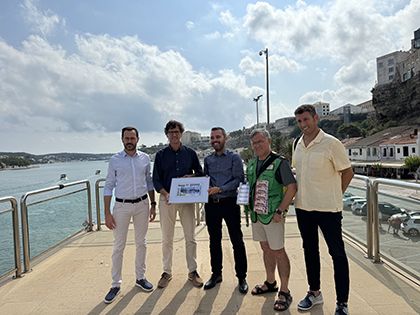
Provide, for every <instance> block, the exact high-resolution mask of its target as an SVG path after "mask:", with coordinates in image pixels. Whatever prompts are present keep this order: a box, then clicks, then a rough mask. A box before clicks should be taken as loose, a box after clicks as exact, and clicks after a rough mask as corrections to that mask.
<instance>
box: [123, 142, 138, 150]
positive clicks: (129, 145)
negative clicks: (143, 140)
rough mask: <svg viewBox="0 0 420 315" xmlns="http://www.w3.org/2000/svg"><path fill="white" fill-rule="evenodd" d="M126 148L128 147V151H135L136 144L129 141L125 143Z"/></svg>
mask: <svg viewBox="0 0 420 315" xmlns="http://www.w3.org/2000/svg"><path fill="white" fill-rule="evenodd" d="M124 149H126V150H127V151H135V150H136V145H135V144H132V143H127V144H124Z"/></svg>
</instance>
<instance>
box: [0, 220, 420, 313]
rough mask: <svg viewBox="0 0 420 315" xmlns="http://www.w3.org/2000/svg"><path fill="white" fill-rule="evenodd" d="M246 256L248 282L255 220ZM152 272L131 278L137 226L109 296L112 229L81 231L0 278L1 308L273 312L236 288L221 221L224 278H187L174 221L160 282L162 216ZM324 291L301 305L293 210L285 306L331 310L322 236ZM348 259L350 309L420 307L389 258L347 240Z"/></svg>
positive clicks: (202, 230) (259, 274)
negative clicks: (198, 283)
mask: <svg viewBox="0 0 420 315" xmlns="http://www.w3.org/2000/svg"><path fill="white" fill-rule="evenodd" d="M243 232H244V239H245V244H246V249H247V256H248V278H247V281H248V284H249V286H250V290H251V288H252V287H254V286H255V285H256V284H260V283H262V282H263V281H264V280H265V271H264V266H263V260H262V251H261V249H260V247H259V244H258V243H257V242H254V241H253V240H252V232H251V227H246V226H245V224H243ZM196 233H197V244H198V250H197V256H198V266H199V267H198V273H199V274H200V276H201V277H202V278H203V280H204V282H205V281H207V280H208V279H209V277H210V263H209V261H210V258H209V249H208V247H209V240H208V234H207V229H206V226H205V224H204V223H201V225H199V226H197V229H196ZM147 240H148V252H147V261H146V263H147V271H146V277H147V279H148V280H149V281H150V282H151V283H152V284H153V285H154V286H155V290H154V291H152V292H144V291H142V290H141V289H140V288H138V287H136V286H135V285H134V283H135V272H134V253H135V245H134V240H133V229H132V226H131V227H130V230H129V237H128V243H127V247H126V250H125V255H124V266H123V284H122V290H121V293H120V294H119V295H118V297H117V299H116V300H115V301H114V302H113V303H112V304H105V303H104V302H103V299H104V297H105V295H106V294H107V292H108V291H109V289H110V284H111V274H110V273H111V254H112V249H113V235H112V231H109V230H107V229H106V227H104V229H103V230H101V231H95V232H90V233H86V232H82V233H80V234H78V235H77V236H75V237H74V238H72V239H71V240H70V241H68V242H66V243H65V244H63V245H61V246H60V247H58V248H56V249H54V250H52V251H51V252H50V253H49V254H47V255H46V256H44V257H43V258H42V260H41V261H38V262H36V264H35V263H33V264H32V268H33V270H32V271H31V272H29V273H26V274H24V277H22V278H19V279H12V278H11V277H8V278H6V279H3V280H2V281H1V282H0V314H7V315H9V314H10V315H12V314H13V315H14V314H25V315H26V314H43V315H47V314H56V315H57V314H71V315H77V314H274V313H277V312H275V311H274V310H273V304H274V301H275V299H276V295H275V294H274V293H269V294H266V295H259V296H253V295H251V293H250V292H248V294H246V295H243V294H241V293H239V292H238V282H237V279H236V277H235V272H234V269H233V254H232V249H231V244H230V241H229V238H228V234H227V230H226V227H224V238H223V253H224V269H223V282H222V283H220V284H217V285H216V287H215V288H213V289H211V290H208V291H204V290H203V288H196V287H194V286H193V284H192V283H191V281H188V279H187V273H188V271H187V268H186V261H185V250H184V239H183V234H182V227H181V225H180V223H179V222H177V225H176V230H175V242H174V266H173V279H172V281H171V282H170V283H169V285H168V287H166V288H164V289H159V288H156V287H157V282H158V280H159V278H160V275H161V273H162V261H161V257H162V256H161V231H160V225H159V222H153V223H151V224H150V226H149V232H148V235H147ZM320 247H321V256H322V264H321V268H322V271H321V273H322V279H321V282H322V291H323V295H324V301H325V304H324V305H323V306H322V305H317V306H315V307H314V308H313V309H312V310H310V311H308V312H301V311H298V310H297V303H298V302H299V301H300V300H301V299H302V298H303V297H304V296H305V294H306V291H307V290H308V286H307V282H306V275H305V266H304V259H303V250H302V245H301V238H300V234H299V231H298V228H297V223H296V218H295V217H293V216H289V217H288V218H287V222H286V251H287V253H288V255H289V258H290V261H291V277H290V290H291V293H292V296H293V298H294V301H293V303H292V305H291V307H290V309H289V310H288V311H286V312H282V313H283V314H310V315H328V314H334V310H335V291H334V282H333V269H332V261H331V258H330V256H329V255H328V251H327V248H326V245H325V242H324V241H323V240H322V241H321V244H320ZM346 249H347V253H348V257H349V263H350V272H351V274H350V278H351V283H350V285H351V288H350V300H349V306H350V308H349V310H350V314H353V315H355V314H363V315H364V314H384V315H385V314H404V315H407V314H420V286H419V284H417V283H414V282H412V281H410V280H408V279H407V278H406V277H404V276H403V275H402V274H401V273H398V272H396V271H395V270H394V269H393V268H392V267H391V266H390V265H388V264H387V263H381V264H373V263H372V262H371V261H370V260H368V259H366V258H364V252H363V251H362V250H361V249H360V248H359V247H358V246H357V245H355V244H353V243H352V242H349V241H346Z"/></svg>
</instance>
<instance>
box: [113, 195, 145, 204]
mask: <svg viewBox="0 0 420 315" xmlns="http://www.w3.org/2000/svg"><path fill="white" fill-rule="evenodd" d="M146 198H147V194H145V195H144V196H141V197H140V198H137V199H121V198H115V201H118V202H123V203H138V202H140V201H142V200H144V199H146Z"/></svg>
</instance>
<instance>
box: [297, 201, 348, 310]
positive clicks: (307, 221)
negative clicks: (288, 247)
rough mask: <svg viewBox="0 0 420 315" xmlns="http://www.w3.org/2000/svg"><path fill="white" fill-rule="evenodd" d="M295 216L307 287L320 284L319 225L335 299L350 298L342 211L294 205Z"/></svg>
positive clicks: (340, 300) (311, 287)
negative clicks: (328, 256)
mask: <svg viewBox="0 0 420 315" xmlns="http://www.w3.org/2000/svg"><path fill="white" fill-rule="evenodd" d="M296 217H297V221H298V226H299V230H300V235H301V237H302V241H303V250H304V254H305V263H306V275H307V277H308V284H309V289H310V290H312V291H317V290H319V289H320V288H321V279H320V278H321V263H320V256H319V237H318V235H319V234H318V227H319V228H320V229H321V231H322V234H323V235H324V239H325V242H326V243H327V246H328V252H329V254H330V255H331V257H332V260H333V265H334V281H335V292H336V295H337V302H347V301H348V298H349V287H350V279H349V263H348V260H347V255H346V251H345V249H344V242H343V237H342V231H341V220H342V219H343V216H342V213H341V212H321V211H305V210H302V209H296Z"/></svg>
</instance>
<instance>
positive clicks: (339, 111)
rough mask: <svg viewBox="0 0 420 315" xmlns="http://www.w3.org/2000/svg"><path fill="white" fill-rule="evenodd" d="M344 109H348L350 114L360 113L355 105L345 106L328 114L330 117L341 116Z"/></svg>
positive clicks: (359, 109)
mask: <svg viewBox="0 0 420 315" xmlns="http://www.w3.org/2000/svg"><path fill="white" fill-rule="evenodd" d="M345 108H350V114H359V113H361V112H362V108H361V107H359V106H357V105H353V104H346V105H343V106H341V107H339V108H336V109H334V110H332V111H331V112H330V115H343V114H344V109H345Z"/></svg>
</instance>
